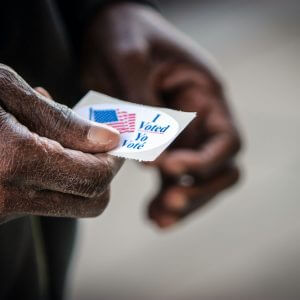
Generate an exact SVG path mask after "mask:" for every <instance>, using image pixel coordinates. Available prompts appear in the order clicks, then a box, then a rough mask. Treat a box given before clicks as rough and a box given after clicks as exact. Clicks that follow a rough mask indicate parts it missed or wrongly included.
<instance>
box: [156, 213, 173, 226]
mask: <svg viewBox="0 0 300 300" xmlns="http://www.w3.org/2000/svg"><path fill="white" fill-rule="evenodd" d="M176 222H177V218H176V217H174V216H171V215H162V216H160V217H158V218H157V219H156V223H157V225H158V226H159V227H160V228H168V227H171V226H173V225H174V224H176Z"/></svg>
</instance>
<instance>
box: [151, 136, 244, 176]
mask: <svg viewBox="0 0 300 300" xmlns="http://www.w3.org/2000/svg"><path fill="white" fill-rule="evenodd" d="M239 149H240V142H239V138H238V137H237V136H236V135H234V134H227V133H224V134H218V135H216V136H214V137H213V138H211V139H210V140H208V141H207V142H206V143H205V144H204V145H203V146H202V147H201V148H200V150H189V149H183V150H173V151H168V152H167V153H165V154H164V155H163V156H162V157H161V158H159V160H158V161H157V162H156V165H157V166H159V167H160V168H161V169H162V170H163V171H164V172H165V173H168V174H170V175H174V176H176V175H181V174H184V173H187V172H195V173H198V174H202V175H209V174H211V173H213V172H214V171H216V170H217V169H218V168H220V167H222V166H223V165H224V164H226V163H227V162H228V160H229V159H230V158H232V157H233V156H234V155H235V154H236V153H237V152H238V151H239Z"/></svg>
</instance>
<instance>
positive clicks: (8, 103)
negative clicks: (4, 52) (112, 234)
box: [0, 64, 122, 221]
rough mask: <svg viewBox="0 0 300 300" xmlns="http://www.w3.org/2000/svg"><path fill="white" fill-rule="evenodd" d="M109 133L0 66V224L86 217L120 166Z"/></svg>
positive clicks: (104, 197) (99, 205)
mask: <svg viewBox="0 0 300 300" xmlns="http://www.w3.org/2000/svg"><path fill="white" fill-rule="evenodd" d="M118 142H119V134H118V132H117V131H115V130H114V129H111V128H108V127H106V126H103V125H99V124H95V123H92V122H89V121H85V120H83V119H81V118H80V117H78V116H77V115H76V114H75V113H74V112H73V111H72V110H71V109H69V108H67V107H66V106H63V105H60V104H58V103H56V102H55V101H53V100H50V99H49V98H48V97H46V96H45V93H44V95H42V94H41V93H38V92H37V91H35V90H34V89H32V88H31V87H30V86H29V85H28V84H27V83H26V82H25V81H24V80H23V79H22V78H21V77H20V76H19V75H18V74H16V73H15V72H14V71H13V70H12V69H10V68H9V67H7V66H5V65H2V64H0V219H1V221H4V220H8V219H11V218H15V217H17V216H23V215H45V216H60V217H91V216H97V215H99V214H100V213H101V212H102V211H103V210H104V208H105V206H106V204H107V202H108V198H109V184H110V182H111V180H112V178H113V176H114V175H115V174H116V172H117V171H118V169H119V168H120V166H121V164H122V161H121V160H120V159H117V158H113V157H112V156H110V155H108V154H106V153H104V152H107V151H108V150H111V149H113V148H114V147H115V146H117V145H118Z"/></svg>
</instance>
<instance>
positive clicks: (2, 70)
mask: <svg viewBox="0 0 300 300" xmlns="http://www.w3.org/2000/svg"><path fill="white" fill-rule="evenodd" d="M15 77H16V72H15V71H14V70H13V69H12V68H10V67H8V66H6V65H3V64H0V82H1V83H2V82H3V81H6V80H9V79H14V78H15Z"/></svg>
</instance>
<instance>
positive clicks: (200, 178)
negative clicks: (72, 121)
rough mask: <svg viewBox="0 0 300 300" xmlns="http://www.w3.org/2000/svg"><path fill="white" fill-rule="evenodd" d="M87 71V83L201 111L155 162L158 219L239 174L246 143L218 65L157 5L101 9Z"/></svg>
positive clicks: (91, 29)
mask: <svg viewBox="0 0 300 300" xmlns="http://www.w3.org/2000/svg"><path fill="white" fill-rule="evenodd" d="M82 71H83V73H82V74H83V81H84V85H85V87H86V88H89V89H95V90H99V91H102V92H104V93H108V94H110V95H113V96H117V97H120V98H123V99H127V100H130V101H133V102H137V103H143V104H148V105H157V106H167V107H169V108H174V109H179V110H183V111H195V112H197V118H196V119H195V120H194V121H193V122H192V123H191V124H190V126H189V127H188V128H187V129H186V130H185V131H184V132H183V134H182V135H180V136H179V138H178V139H177V140H176V141H175V143H173V145H172V147H170V148H169V149H168V151H166V152H165V153H164V154H162V155H161V157H160V158H159V159H158V160H157V161H156V162H155V163H154V164H153V165H154V166H156V167H158V168H159V169H160V172H161V178H162V184H161V190H160V192H159V194H158V195H157V196H156V197H155V199H154V200H153V201H152V202H151V204H150V206H149V215H150V217H151V218H152V219H153V220H154V221H155V222H156V223H157V224H158V225H159V226H161V227H167V226H170V225H173V224H174V223H176V222H177V221H179V220H181V219H182V218H184V217H185V216H187V215H188V214H190V213H191V212H192V211H195V210H196V209H197V208H198V207H202V206H203V204H204V203H207V202H208V201H209V200H210V199H212V198H214V196H216V195H217V194H218V193H220V192H221V191H223V190H224V189H226V188H228V187H230V186H232V185H233V184H234V183H235V182H236V181H237V179H238V170H237V168H236V167H235V166H234V164H233V158H234V156H235V155H236V153H237V152H238V150H239V149H240V144H241V142H240V137H239V134H238V131H237V128H236V126H235V124H234V120H233V118H232V116H231V113H230V110H229V108H228V105H227V103H226V99H225V95H224V90H223V87H222V83H221V79H220V78H219V76H218V75H217V71H216V67H215V64H214V62H213V60H212V59H211V58H210V57H209V56H208V55H207V54H206V53H204V51H203V49H201V48H200V47H199V46H198V45H197V44H196V43H195V42H194V41H192V40H191V39H189V38H188V37H187V36H186V35H184V34H183V33H181V32H179V31H178V30H177V29H176V28H174V27H173V26H172V25H171V24H170V23H168V22H167V21H166V20H165V19H164V18H163V17H162V16H161V15H160V14H159V13H157V12H156V11H155V10H153V9H152V8H149V7H146V6H142V5H137V4H128V3H127V4H118V5H111V6H108V7H107V8H106V9H105V10H103V11H101V12H100V13H99V14H98V15H96V17H95V18H94V19H93V21H92V22H91V24H90V26H88V27H87V31H86V35H85V39H84V43H83V50H82ZM187 179H188V180H187ZM183 181H185V182H183ZM187 181H188V182H187Z"/></svg>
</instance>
